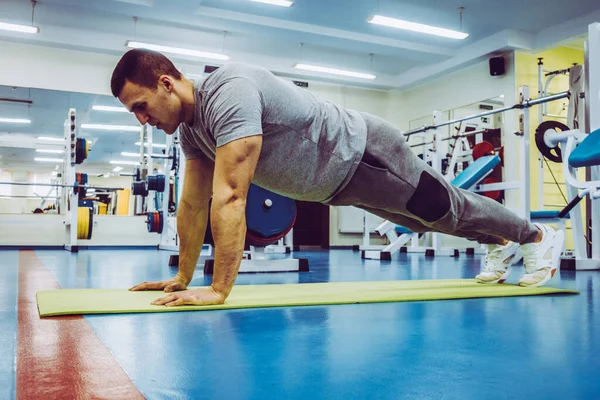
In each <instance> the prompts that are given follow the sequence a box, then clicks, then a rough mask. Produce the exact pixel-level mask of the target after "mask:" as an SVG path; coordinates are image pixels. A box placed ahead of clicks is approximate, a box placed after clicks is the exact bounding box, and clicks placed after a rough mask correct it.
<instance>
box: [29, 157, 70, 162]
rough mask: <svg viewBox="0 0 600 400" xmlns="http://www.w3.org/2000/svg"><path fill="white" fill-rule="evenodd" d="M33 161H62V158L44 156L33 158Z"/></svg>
mask: <svg viewBox="0 0 600 400" xmlns="http://www.w3.org/2000/svg"><path fill="white" fill-rule="evenodd" d="M34 160H35V161H40V162H58V163H61V162H63V159H62V158H44V157H40V158H37V157H36V158H34Z"/></svg>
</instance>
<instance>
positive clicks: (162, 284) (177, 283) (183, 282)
mask: <svg viewBox="0 0 600 400" xmlns="http://www.w3.org/2000/svg"><path fill="white" fill-rule="evenodd" d="M188 284H189V281H188V280H187V279H184V278H182V277H181V276H179V275H177V276H175V278H171V279H168V280H165V281H158V282H144V283H140V284H139V285H137V286H134V287H132V288H131V289H129V290H131V291H139V290H164V291H165V292H166V293H171V292H177V291H180V290H185V289H186V288H187V286H188Z"/></svg>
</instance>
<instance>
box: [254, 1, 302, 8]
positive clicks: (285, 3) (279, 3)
mask: <svg viewBox="0 0 600 400" xmlns="http://www.w3.org/2000/svg"><path fill="white" fill-rule="evenodd" d="M250 1H253V2H255V3H265V4H271V5H273V6H280V7H289V6H291V5H292V4H294V3H293V2H291V1H286V0H250Z"/></svg>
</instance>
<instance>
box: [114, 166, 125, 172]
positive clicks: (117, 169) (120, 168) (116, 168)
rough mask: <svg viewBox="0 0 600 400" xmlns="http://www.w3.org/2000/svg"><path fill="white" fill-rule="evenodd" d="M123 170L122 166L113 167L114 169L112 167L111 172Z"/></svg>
mask: <svg viewBox="0 0 600 400" xmlns="http://www.w3.org/2000/svg"><path fill="white" fill-rule="evenodd" d="M121 171H123V167H115V169H113V172H121Z"/></svg>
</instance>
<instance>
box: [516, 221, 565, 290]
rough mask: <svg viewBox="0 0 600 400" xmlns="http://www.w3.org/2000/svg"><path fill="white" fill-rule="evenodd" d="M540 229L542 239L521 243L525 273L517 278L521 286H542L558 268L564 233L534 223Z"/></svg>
mask: <svg viewBox="0 0 600 400" xmlns="http://www.w3.org/2000/svg"><path fill="white" fill-rule="evenodd" d="M535 226H537V227H538V228H539V229H540V230H541V231H542V241H541V242H539V243H527V244H522V245H521V251H522V252H523V260H524V261H523V264H524V265H525V275H523V276H522V277H521V279H519V285H521V286H542V285H543V284H545V283H546V282H548V281H549V280H550V279H552V278H553V277H554V274H555V273H556V271H557V270H558V265H559V260H560V254H561V253H562V249H563V245H564V241H565V233H564V232H563V231H555V230H554V229H552V228H551V227H549V226H547V225H542V224H535Z"/></svg>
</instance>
